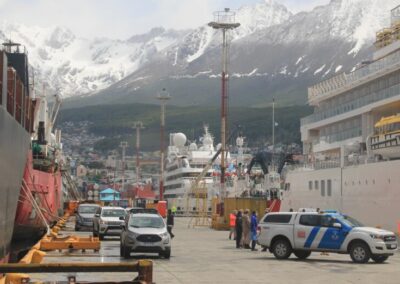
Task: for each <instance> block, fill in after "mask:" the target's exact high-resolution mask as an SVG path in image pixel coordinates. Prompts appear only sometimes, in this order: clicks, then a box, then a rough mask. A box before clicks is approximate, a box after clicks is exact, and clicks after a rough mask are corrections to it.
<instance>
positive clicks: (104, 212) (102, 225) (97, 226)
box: [93, 207, 125, 240]
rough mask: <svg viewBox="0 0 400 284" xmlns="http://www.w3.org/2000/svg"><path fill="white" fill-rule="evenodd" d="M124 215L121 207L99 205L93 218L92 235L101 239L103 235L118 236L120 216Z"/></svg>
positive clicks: (121, 221) (121, 222) (120, 222)
mask: <svg viewBox="0 0 400 284" xmlns="http://www.w3.org/2000/svg"><path fill="white" fill-rule="evenodd" d="M124 216H125V209H124V208H122V207H99V208H98V209H97V211H96V214H95V215H94V219H93V236H94V237H99V238H100V240H103V239H104V237H105V236H119V235H120V234H121V224H123V223H124V221H123V220H120V217H124Z"/></svg>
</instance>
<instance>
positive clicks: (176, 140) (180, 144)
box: [173, 133, 186, 147]
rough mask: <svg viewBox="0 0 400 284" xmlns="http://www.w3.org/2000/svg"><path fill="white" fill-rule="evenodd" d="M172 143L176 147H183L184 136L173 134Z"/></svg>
mask: <svg viewBox="0 0 400 284" xmlns="http://www.w3.org/2000/svg"><path fill="white" fill-rule="evenodd" d="M173 141H174V145H175V146H176V147H183V146H185V143H186V136H185V134H183V133H176V134H174V138H173Z"/></svg>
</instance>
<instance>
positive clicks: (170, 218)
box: [167, 209, 175, 239]
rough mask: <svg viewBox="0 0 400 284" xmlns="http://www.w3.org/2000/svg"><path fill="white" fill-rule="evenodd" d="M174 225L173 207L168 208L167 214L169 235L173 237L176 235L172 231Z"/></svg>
mask: <svg viewBox="0 0 400 284" xmlns="http://www.w3.org/2000/svg"><path fill="white" fill-rule="evenodd" d="M173 227H174V214H172V211H171V209H168V215H167V230H168V233H169V235H170V236H171V239H173V238H174V237H175V235H174V234H173V233H172V228H173Z"/></svg>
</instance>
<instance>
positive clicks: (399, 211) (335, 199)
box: [281, 6, 400, 232]
mask: <svg viewBox="0 0 400 284" xmlns="http://www.w3.org/2000/svg"><path fill="white" fill-rule="evenodd" d="M399 15H400V6H398V7H396V8H395V9H393V10H392V24H391V27H390V28H385V29H383V30H381V31H379V32H378V33H377V39H376V42H375V46H376V51H375V52H374V54H373V59H372V61H369V62H367V63H364V64H362V65H361V66H360V67H359V68H358V69H356V70H354V71H352V72H350V73H342V74H339V75H337V76H335V77H332V78H330V79H327V80H324V81H322V82H320V83H318V84H316V85H314V86H312V87H310V88H309V89H308V101H309V104H310V105H312V106H314V113H313V114H312V115H310V116H308V117H305V118H303V119H302V120H301V139H302V142H303V154H304V163H303V165H301V166H296V167H292V166H287V167H286V168H285V189H284V191H283V201H282V207H281V209H282V210H283V211H285V210H287V211H289V210H290V209H291V208H292V209H294V210H297V209H299V208H310V207H311V208H320V209H333V210H339V211H341V212H343V213H345V214H349V215H351V216H354V217H355V218H357V219H359V220H361V221H362V222H364V223H365V224H368V225H372V226H381V227H382V228H385V229H389V230H392V231H395V232H397V231H398V230H399V228H400V206H399V205H400V174H399V170H400V159H399V158H400V151H399V145H400V138H399V135H400V120H399V119H398V118H399V113H400V41H399V39H400V17H399Z"/></svg>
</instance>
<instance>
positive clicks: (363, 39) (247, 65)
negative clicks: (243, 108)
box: [0, 0, 399, 105]
mask: <svg viewBox="0 0 400 284" xmlns="http://www.w3.org/2000/svg"><path fill="white" fill-rule="evenodd" d="M397 4H399V3H398V0H385V1H381V0H331V2H330V3H329V4H327V5H324V6H319V7H316V8H315V9H314V10H312V11H310V12H301V13H297V14H292V13H291V12H289V11H288V9H287V8H286V7H285V6H283V5H281V4H279V3H277V2H276V1H275V0H260V3H258V4H255V5H251V6H250V5H249V6H244V7H242V8H240V9H239V10H238V11H237V14H236V21H237V22H239V23H240V24H241V25H240V27H239V28H237V29H236V30H234V31H232V32H231V33H230V39H231V44H230V64H229V69H230V73H231V80H230V97H231V103H232V104H241V105H243V104H244V105H259V104H260V103H261V104H262V103H266V102H269V101H270V98H271V97H272V96H275V97H277V98H278V99H279V101H281V102H282V103H285V104H286V103H288V104H292V103H304V102H305V99H306V89H307V86H308V85H310V84H312V83H315V82H317V81H320V80H322V79H324V78H327V77H330V76H333V75H334V74H337V73H339V72H342V71H349V70H351V69H353V68H354V67H355V66H356V65H357V64H358V63H359V62H360V61H362V60H365V59H368V57H369V56H370V55H371V52H372V51H373V47H372V43H373V41H374V36H375V32H376V31H377V30H379V29H381V28H382V27H385V26H388V25H389V24H390V9H392V8H394V7H395V6H396V5H397ZM210 20H211V19H210ZM0 30H1V31H3V32H4V34H2V33H1V32H0V39H1V38H2V37H3V38H5V35H9V34H10V32H11V34H12V38H13V40H15V41H19V42H21V43H23V44H25V45H26V46H27V47H28V49H29V51H30V60H31V63H32V64H33V65H34V66H35V67H36V70H40V74H39V77H40V78H46V81H47V82H49V83H50V84H51V86H52V87H53V88H59V89H61V90H62V91H63V94H64V95H66V96H74V95H78V94H87V93H89V94H93V93H94V95H91V96H84V97H83V98H79V99H74V100H72V102H71V105H73V104H75V105H76V104H79V105H82V104H98V103H125V102H149V103H154V102H156V101H155V100H154V96H155V94H156V93H157V92H158V91H159V90H161V89H162V88H164V87H166V88H167V89H168V91H169V92H170V93H171V95H172V97H173V100H172V101H171V103H174V104H179V105H188V104H216V103H217V101H218V93H219V80H218V78H219V76H220V75H219V72H220V68H221V59H220V57H221V50H220V49H221V48H220V44H221V38H222V36H221V33H220V32H219V31H217V30H214V29H212V28H210V27H208V26H207V25H203V26H201V27H198V28H196V29H193V30H187V31H173V30H168V31H166V30H164V29H162V28H155V29H153V30H151V31H150V32H148V33H146V34H143V35H136V36H133V37H131V38H130V39H128V40H124V41H122V40H121V41H117V40H109V39H94V40H89V39H81V38H77V37H76V36H74V35H73V34H72V33H71V32H70V31H68V30H67V29H64V28H47V29H40V28H36V27H29V28H27V27H24V26H21V25H10V24H3V26H2V27H1V28H0ZM49 79H50V80H49Z"/></svg>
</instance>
